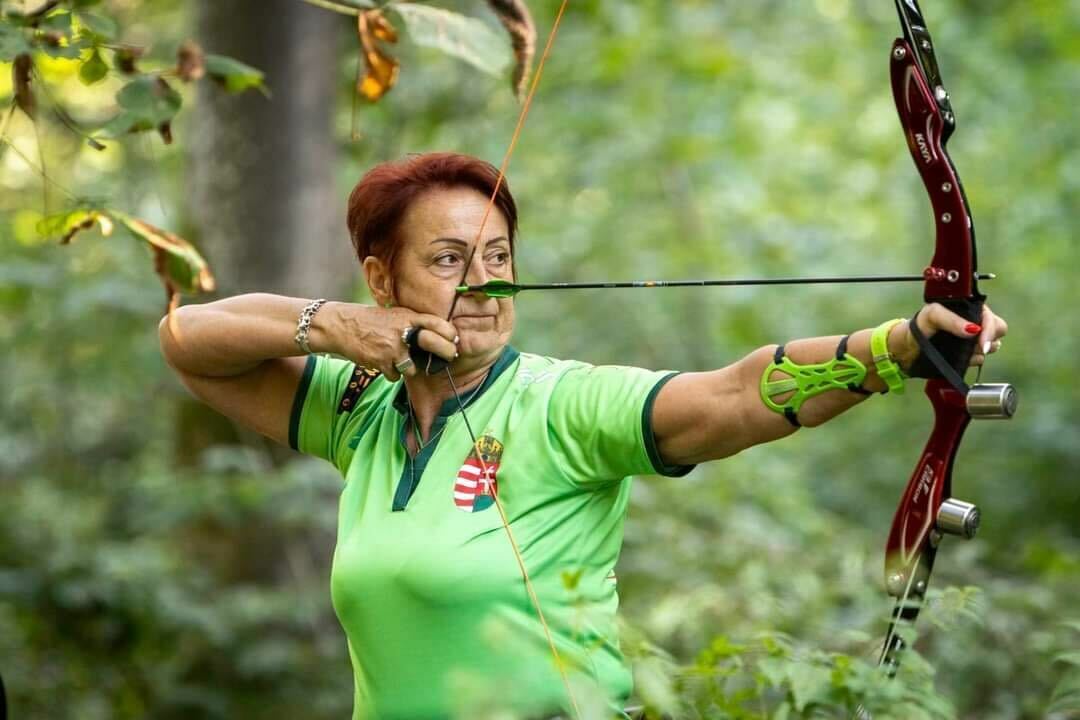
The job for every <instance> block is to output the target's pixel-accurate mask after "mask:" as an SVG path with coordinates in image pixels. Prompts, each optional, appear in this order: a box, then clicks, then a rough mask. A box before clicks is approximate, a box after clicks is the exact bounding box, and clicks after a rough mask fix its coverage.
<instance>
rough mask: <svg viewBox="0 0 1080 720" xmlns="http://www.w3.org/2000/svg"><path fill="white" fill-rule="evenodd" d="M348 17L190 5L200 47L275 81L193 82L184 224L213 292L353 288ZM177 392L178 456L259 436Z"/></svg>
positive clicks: (253, 6)
mask: <svg viewBox="0 0 1080 720" xmlns="http://www.w3.org/2000/svg"><path fill="white" fill-rule="evenodd" d="M347 22H348V21H347V19H346V18H343V17H342V16H341V15H338V14H335V13H332V12H329V11H327V10H323V9H320V8H317V7H314V6H311V5H309V4H306V3H303V2H299V1H298V0H229V1H228V2H222V1H221V0H199V2H198V3H197V5H196V11H195V31H194V36H195V38H196V40H197V41H198V42H199V43H200V44H201V45H202V46H203V48H204V49H205V51H206V52H207V53H214V54H221V55H228V56H230V57H234V58H236V59H237V60H240V61H242V62H244V63H247V64H249V65H252V66H254V67H256V68H258V69H260V70H262V71H263V72H264V73H265V75H266V85H267V87H268V88H269V90H270V93H271V97H270V98H267V97H265V96H264V95H262V94H260V93H258V92H256V91H252V90H249V91H246V92H244V93H241V94H239V95H229V94H227V93H226V92H225V91H224V90H223V89H222V88H220V87H217V86H216V85H214V84H213V83H210V82H202V83H199V84H198V88H199V89H198V96H197V103H196V106H195V107H194V108H193V109H192V110H191V113H190V126H189V127H190V129H189V130H188V133H187V137H186V138H182V139H181V140H180V142H182V143H186V145H187V147H188V148H189V163H190V164H189V171H188V174H187V178H188V180H187V182H188V187H187V193H186V198H187V202H188V205H187V207H186V208H185V212H184V215H185V217H186V222H185V227H184V228H183V230H184V232H185V234H186V235H187V236H188V237H190V238H191V239H192V240H193V241H194V242H195V243H196V245H197V246H198V247H199V248H200V249H201V250H202V251H203V252H204V253H205V255H206V258H207V261H208V262H209V263H210V267H211V269H212V270H213V272H214V275H215V277H216V279H217V287H218V289H217V295H218V296H219V297H226V296H229V295H236V294H240V293H246V292H254V291H262V292H272V293H278V294H282V295H293V296H299V297H310V298H314V297H327V298H331V299H348V298H349V297H350V296H351V290H352V283H353V282H354V279H355V278H356V277H357V263H356V260H355V259H354V255H353V251H352V247H351V245H350V243H349V239H348V234H347V231H346V229H345V202H344V200H345V198H344V194H343V193H341V192H339V190H338V188H337V186H336V183H335V178H336V172H335V170H336V167H337V142H336V140H335V138H334V136H333V116H334V107H335V100H336V98H337V77H338V74H337V68H338V65H339V63H340V58H341V56H340V50H339V46H340V43H339V40H340V39H341V38H342V37H343V34H344V33H343V29H344V27H345V23H347ZM199 301H204V300H203V299H201V298H200V300H199ZM180 404H181V407H180V408H178V413H177V428H176V434H175V440H176V446H175V460H176V462H177V464H178V465H192V464H196V463H197V462H198V459H199V457H200V456H201V454H202V451H203V450H205V449H206V448H207V447H209V446H211V445H214V444H234V443H237V442H244V443H245V444H249V445H250V444H255V445H256V446H259V445H260V444H261V443H259V441H258V439H257V438H255V437H253V436H251V435H250V434H249V433H246V432H243V431H240V430H239V428H233V427H231V426H230V423H228V422H222V420H223V418H221V417H220V416H217V415H216V413H214V412H213V411H211V410H210V409H209V408H207V407H206V406H204V405H202V404H201V403H199V402H197V401H195V400H194V399H193V398H190V397H188V396H186V395H185V396H184V398H183V399H182V400H181V401H180ZM185 404H187V405H188V406H186V407H185ZM211 416H212V417H211ZM263 447H267V448H270V449H271V450H270V452H271V455H272V456H273V457H275V458H276V459H277V460H282V459H284V458H287V457H289V456H291V452H290V451H288V450H287V449H285V448H278V447H276V446H273V443H269V442H267V443H265V445H263Z"/></svg>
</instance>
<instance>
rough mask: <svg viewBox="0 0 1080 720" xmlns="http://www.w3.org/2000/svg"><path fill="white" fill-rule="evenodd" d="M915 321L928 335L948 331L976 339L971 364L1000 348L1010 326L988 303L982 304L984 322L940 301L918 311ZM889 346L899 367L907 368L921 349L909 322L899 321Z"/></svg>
mask: <svg viewBox="0 0 1080 720" xmlns="http://www.w3.org/2000/svg"><path fill="white" fill-rule="evenodd" d="M916 322H917V323H918V325H919V330H921V331H922V333H923V335H925V336H926V337H927V338H930V337H932V336H933V335H934V334H936V333H938V332H947V333H950V334H952V335H955V336H956V337H959V338H963V339H965V340H970V339H972V338H974V339H975V351H974V352H973V353H972V355H971V363H970V364H971V365H972V366H976V365H982V364H983V363H984V362H986V356H987V355H989V354H990V353H995V352H997V351H998V350H1000V349H1001V338H1003V337H1005V333H1007V332H1008V331H1009V326H1008V324H1007V323H1006V322H1005V320H1003V319H1002V318H1000V317H998V316H997V315H995V314H994V312H993V311H992V310H991V309H990V306H989V305H983V314H982V323H981V324H979V323H973V322H971V321H969V320H965V319H964V318H962V317H960V316H959V315H957V314H956V313H954V312H952V311H951V310H948V309H947V308H946V307H945V306H944V305H940V304H939V303H928V304H926V305H924V306H923V308H922V310H920V311H919V315H918V318H917V319H916ZM889 350H890V351H891V352H892V353H893V356H894V357H896V359H897V362H899V363H900V367H902V368H904V370H907V369H909V368H910V367H911V364H912V363H913V362H915V360H916V358H918V357H919V353H920V352H921V351H920V349H919V343H918V342H917V341H916V340H915V336H914V335H912V334H911V329H910V328H909V327H908V323H906V322H905V323H900V324H899V325H897V326H896V328H894V329H893V331H892V333H890V335H889Z"/></svg>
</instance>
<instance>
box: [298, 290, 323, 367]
mask: <svg viewBox="0 0 1080 720" xmlns="http://www.w3.org/2000/svg"><path fill="white" fill-rule="evenodd" d="M324 304H326V298H319V299H318V300H312V301H311V302H310V303H308V304H307V306H306V307H305V308H304V309H303V311H302V312H301V313H300V320H299V321H298V322H297V323H296V336H295V337H294V338H293V339H294V340H295V341H296V344H297V346H298V347H299V348H300V349H301V350H303V351H304V354H305V355H310V354H311V346H310V345H308V330H310V329H311V318H313V317H314V316H315V313H316V312H318V310H319V308H321V307H322V306H323V305H324Z"/></svg>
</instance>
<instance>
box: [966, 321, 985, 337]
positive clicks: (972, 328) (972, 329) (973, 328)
mask: <svg viewBox="0 0 1080 720" xmlns="http://www.w3.org/2000/svg"><path fill="white" fill-rule="evenodd" d="M980 330H982V325H976V324H975V323H968V324H967V325H965V326H964V332H966V333H967V334H968V335H974V334H975V333H977V332H979V331H980Z"/></svg>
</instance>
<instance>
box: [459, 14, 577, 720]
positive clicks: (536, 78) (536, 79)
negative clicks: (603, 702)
mask: <svg viewBox="0 0 1080 720" xmlns="http://www.w3.org/2000/svg"><path fill="white" fill-rule="evenodd" d="M568 3H569V0H562V3H561V4H560V5H559V11H558V13H557V14H556V15H555V20H554V22H553V23H552V25H551V31H550V32H549V33H548V37H547V42H546V43H545V45H544V52H543V54H542V55H541V56H540V62H539V63H538V64H537V66H536V74H535V75H533V79H532V83H531V84H530V86H529V93H528V94H527V95H526V96H525V102H524V103H523V104H522V106H521V112H520V113H519V114H518V119H517V125H516V126H515V127H514V134H513V135H512V136H511V138H510V146H509V147H508V148H507V149H506V154H505V155H503V160H502V164H501V165H500V167H499V175H498V177H497V178H496V180H495V188H494V189H493V190H492V191H491V197H490V198H489V199H488V204H487V207H486V208H485V210H484V215H483V218H482V219H481V220H480V228H479V230H477V232H476V241H475V243H474V244H473V253H472V254H475V253H476V250H477V248H479V247H480V241H481V240H482V239H483V235H484V228H485V227H486V226H487V221H488V218H489V217H490V216H491V211H492V209H493V208H494V207H495V199H496V198H497V197H498V194H499V190H500V189H501V188H502V184H503V179H504V178H505V177H506V170H507V168H508V167H509V165H510V157H511V156H512V155H513V154H514V149H515V148H516V147H517V143H518V140H519V139H520V138H521V131H522V128H524V127H525V118H526V117H528V115H529V108H530V107H532V101H533V97H534V96H535V95H536V89H537V88H538V87H539V86H540V78H541V77H542V76H543V74H544V64H545V63H546V62H547V59H548V56H549V55H550V54H551V48H552V46H553V45H554V43H555V35H556V33H558V31H559V25H560V23H561V22H562V18H563V14H564V13H565V11H566V6H567V4H568ZM470 257H471V255H470ZM468 274H469V268H468V267H466V268H465V276H466V278H465V279H466V280H467V279H468ZM462 284H466V283H465V282H464V281H463V283H462ZM446 371H447V375H448V376H450V368H449V367H447V369H446ZM450 378H451V384H452V383H453V377H452V376H450ZM461 411H462V417H463V418H465V425H466V428H467V429H468V430H469V436H470V437H471V438H472V443H473V451H474V452H475V454H476V456H477V459H478V460H479V461H480V467H481V471H482V472H483V473H484V476H485V477H486V476H487V473H488V469H487V464H486V463H485V462H484V459H483V454H482V453H481V452H480V448H479V447H478V445H479V443H478V440H477V438H476V435H475V434H474V433H473V430H472V427H471V426H470V425H469V421H468V418H467V417H466V416H465V408H464V407H462V408H461ZM491 496H492V499H493V500H494V501H495V507H496V508H497V509H498V511H499V518H500V519H501V520H502V525H503V528H504V529H505V530H506V536H507V538H508V539H509V540H510V547H511V548H512V549H513V551H514V558H515V559H516V560H517V564H518V569H519V570H520V571H521V578H522V580H523V581H524V583H525V591H526V593H527V594H528V596H529V600H530V602H531V603H532V606H533V609H534V610H535V611H536V616H537V618H538V619H539V620H540V626H541V627H542V628H543V629H544V636H545V637H546V638H547V643H548V647H549V648H550V649H551V657H552V659H553V660H554V661H555V667H556V668H557V669H558V671H559V676H560V677H561V678H562V682H563V686H564V687H565V689H566V695H567V697H568V698H569V699H570V704H571V706H572V708H573V712H574V717H576V718H580V717H581V710H580V709H579V708H578V704H577V700H576V699H575V697H574V693H573V691H572V690H571V689H570V678H569V677H568V676H567V674H566V668H565V667H564V665H563V662H562V658H561V657H560V656H559V651H558V649H557V648H556V647H555V637H554V636H553V635H552V633H551V627H550V626H549V625H548V623H547V619H546V618H545V617H544V611H543V609H541V607H540V598H539V596H537V594H536V589H535V588H534V587H533V583H532V579H531V578H530V577H529V571H528V569H526V567H525V560H524V558H523V557H522V555H521V549H520V547H519V546H518V544H517V540H516V539H515V538H514V532H513V530H511V529H510V518H509V517H508V516H507V514H506V510H505V509H504V508H503V504H502V501H500V500H499V495H498V492H497V491H494V490H493V491H492V494H491Z"/></svg>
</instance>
